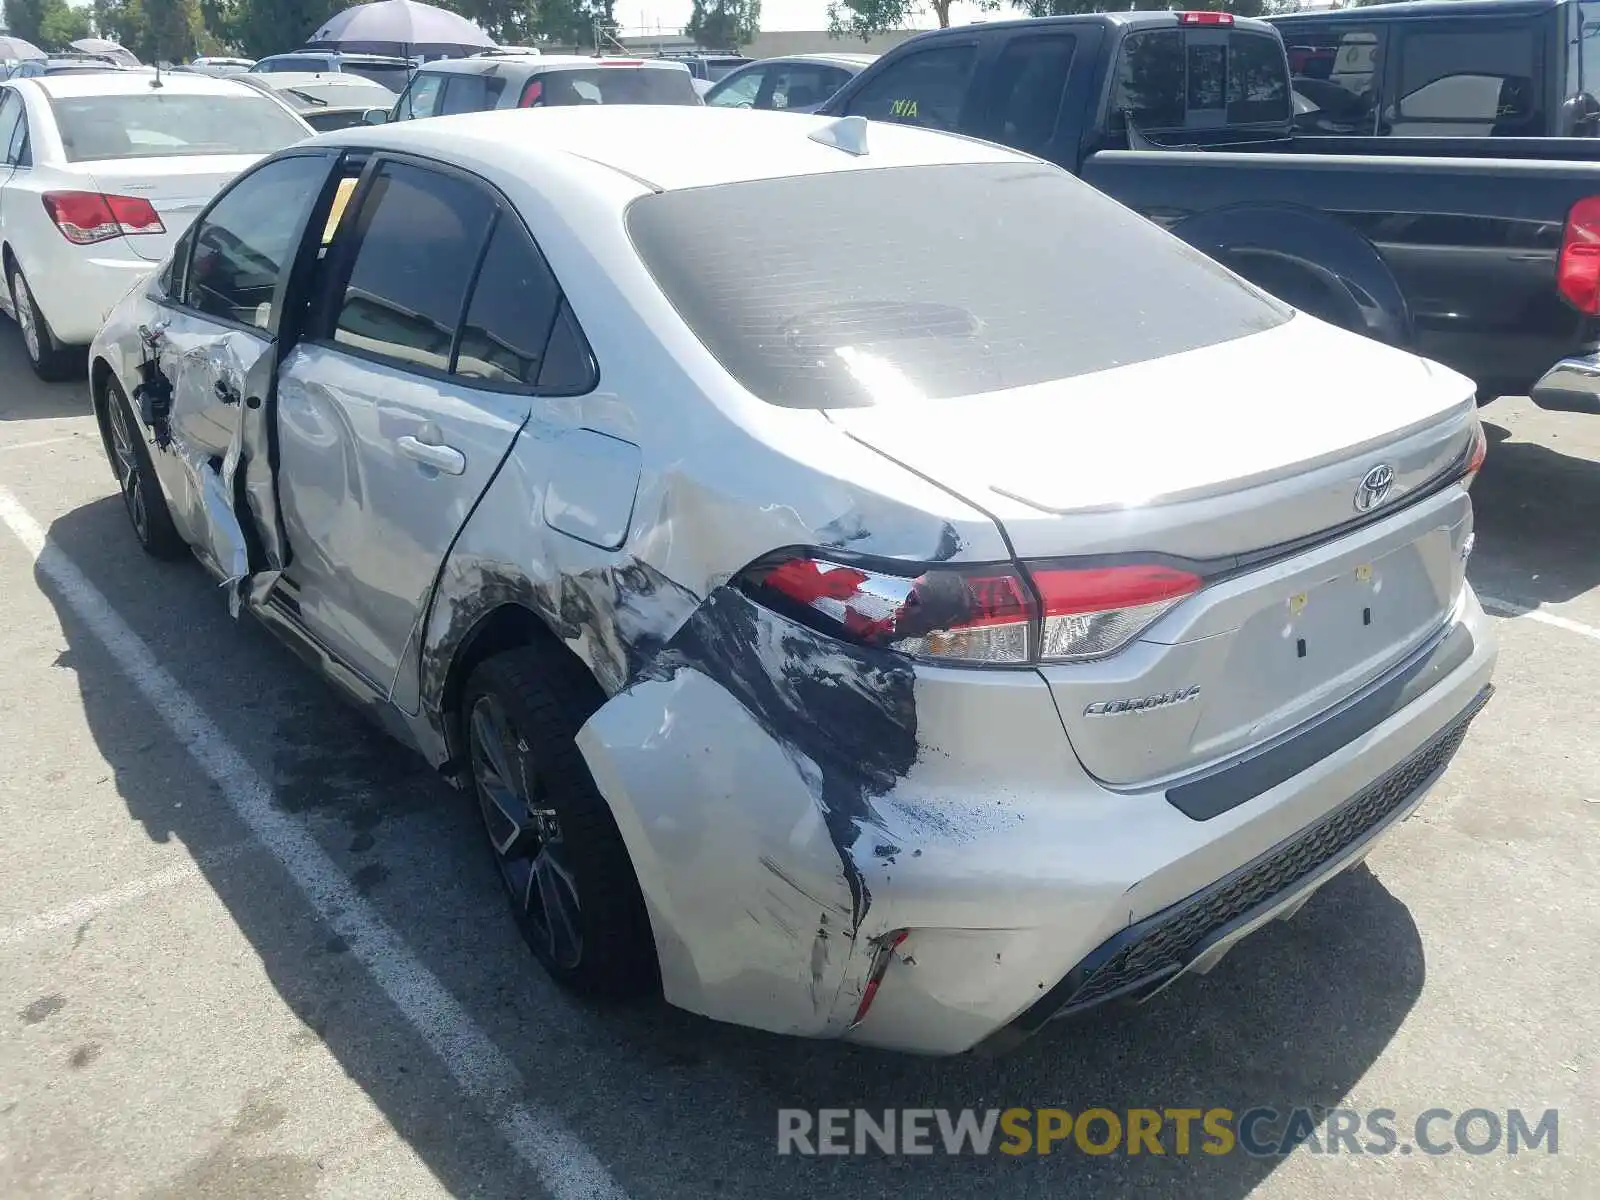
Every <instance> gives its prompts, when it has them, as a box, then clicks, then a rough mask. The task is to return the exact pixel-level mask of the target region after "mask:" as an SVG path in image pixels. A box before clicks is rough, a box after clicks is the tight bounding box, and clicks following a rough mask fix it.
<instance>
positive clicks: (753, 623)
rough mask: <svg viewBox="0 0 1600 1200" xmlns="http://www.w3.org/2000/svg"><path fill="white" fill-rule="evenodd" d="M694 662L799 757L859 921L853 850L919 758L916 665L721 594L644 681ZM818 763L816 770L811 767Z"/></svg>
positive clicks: (863, 891)
mask: <svg viewBox="0 0 1600 1200" xmlns="http://www.w3.org/2000/svg"><path fill="white" fill-rule="evenodd" d="M684 668H688V669H691V670H694V671H698V672H700V673H701V674H703V675H705V676H707V677H708V678H710V679H713V680H715V681H716V682H717V683H719V684H721V685H722V686H723V687H724V688H725V689H726V690H727V691H728V692H729V693H730V694H731V695H732V696H733V697H734V698H735V699H737V700H738V701H739V703H740V704H742V705H743V706H744V707H745V709H746V710H747V711H748V712H749V713H750V715H751V716H752V717H754V718H755V720H756V721H757V722H758V723H759V724H760V725H761V727H762V728H763V729H765V730H766V732H767V733H768V734H769V735H770V736H771V737H772V738H773V739H774V740H775V741H777V742H778V743H779V744H780V745H781V746H783V747H784V749H785V750H786V751H787V752H788V753H789V755H790V756H791V757H792V758H794V759H795V761H796V766H797V767H798V768H799V769H800V770H801V772H802V774H803V775H804V776H805V777H806V780H807V783H808V785H810V786H811V787H812V789H813V792H814V794H815V795H816V798H817V803H818V805H819V806H820V808H821V810H822V816H823V820H824V822H825V823H826V825H827V829H828V835H829V837H830V838H831V839H832V840H833V844H834V847H835V848H836V849H837V850H838V852H839V860H840V863H841V865H842V867H843V869H844V877H845V880H846V882H847V883H848V885H849V887H850V896H851V904H852V910H853V911H852V916H853V927H852V932H853V931H854V929H859V928H860V926H861V921H862V919H863V918H864V917H865V916H866V914H867V909H868V908H869V907H870V905H871V903H872V896H871V893H870V892H869V891H868V889H867V886H866V881H865V879H864V878H863V877H862V874H861V870H860V868H859V867H858V866H857V864H856V862H855V858H854V856H853V853H852V848H853V847H854V845H855V843H856V840H857V838H858V836H859V834H860V831H861V827H862V825H863V824H878V823H879V820H878V816H877V813H876V812H875V811H874V809H873V806H872V801H873V798H874V797H877V796H881V795H884V794H885V793H887V792H889V791H890V790H891V789H892V788H893V787H894V786H895V784H896V783H898V782H899V781H900V780H901V779H903V778H904V777H905V775H906V774H907V773H908V772H909V771H910V770H911V767H912V765H913V764H914V763H915V762H916V760H917V708H916V697H915V683H916V676H915V672H914V671H913V670H912V668H911V664H910V663H909V662H907V661H906V660H905V659H903V658H901V657H900V656H899V655H896V654H894V653H891V652H889V651H885V650H872V649H865V648H859V647H855V646H848V645H845V644H843V643H841V642H837V641H834V640H832V639H831V638H828V637H825V636H823V635H822V634H819V633H815V632H813V631H812V630H809V629H807V628H805V627H804V626H802V625H797V624H795V623H794V622H792V621H789V620H787V619H786V618H784V617H781V616H778V615H777V614H775V613H772V612H769V611H768V610H766V609H764V608H762V607H760V606H759V605H757V604H756V603H755V602H754V601H752V600H750V599H749V598H748V597H746V596H745V595H744V594H743V593H742V592H739V591H737V590H735V589H733V588H729V587H723V588H719V589H717V590H716V591H715V592H713V593H712V594H711V595H710V597H709V598H708V599H707V600H706V602H705V603H704V604H702V605H701V606H700V607H699V608H698V609H697V610H696V611H695V614H694V615H693V616H692V617H690V618H689V620H688V621H687V622H686V623H685V624H684V625H683V627H682V628H681V629H680V630H679V631H678V632H677V634H676V635H675V636H674V637H673V638H671V639H670V640H669V641H668V643H667V647H666V649H665V650H664V651H663V652H662V653H661V654H660V655H659V656H658V657H657V658H656V660H655V662H654V663H653V664H651V666H650V667H648V668H647V669H646V670H645V671H644V672H643V673H642V674H641V675H640V679H670V678H672V677H673V676H674V675H675V674H676V673H677V672H678V671H680V670H682V669H684ZM813 767H814V770H812V769H811V768H813Z"/></svg>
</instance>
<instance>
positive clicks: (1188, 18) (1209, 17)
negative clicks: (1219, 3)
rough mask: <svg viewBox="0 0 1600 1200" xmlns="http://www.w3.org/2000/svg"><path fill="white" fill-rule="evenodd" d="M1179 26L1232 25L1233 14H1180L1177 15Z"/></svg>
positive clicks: (1204, 12)
mask: <svg viewBox="0 0 1600 1200" xmlns="http://www.w3.org/2000/svg"><path fill="white" fill-rule="evenodd" d="M1178 24H1180V25H1232V24H1233V14H1232V13H1230V12H1210V11H1208V10H1207V11H1201V12H1181V13H1179V14H1178Z"/></svg>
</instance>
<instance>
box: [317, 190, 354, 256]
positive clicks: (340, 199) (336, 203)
mask: <svg viewBox="0 0 1600 1200" xmlns="http://www.w3.org/2000/svg"><path fill="white" fill-rule="evenodd" d="M359 178H360V177H359V176H357V175H352V176H350V177H349V178H348V179H341V180H339V190H338V191H337V192H335V193H334V194H333V207H332V208H331V209H329V210H328V223H327V225H326V226H324V227H323V230H322V244H323V245H324V246H326V245H327V244H328V243H329V242H331V241H333V235H334V233H335V232H337V231H338V228H339V220H340V218H341V217H343V216H344V210H345V207H346V206H347V205H348V204H349V203H350V194H351V193H352V192H354V191H355V190H356V182H357V181H358V179H359Z"/></svg>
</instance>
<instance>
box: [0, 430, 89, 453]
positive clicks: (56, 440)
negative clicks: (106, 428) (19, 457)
mask: <svg viewBox="0 0 1600 1200" xmlns="http://www.w3.org/2000/svg"><path fill="white" fill-rule="evenodd" d="M81 440H82V439H81V438H79V437H78V436H77V435H76V434H73V435H71V436H70V437H53V438H35V439H34V440H33V441H31V442H12V443H11V444H10V445H9V446H7V445H0V450H36V449H38V448H39V447H40V446H57V445H60V444H61V443H62V442H77V441H81Z"/></svg>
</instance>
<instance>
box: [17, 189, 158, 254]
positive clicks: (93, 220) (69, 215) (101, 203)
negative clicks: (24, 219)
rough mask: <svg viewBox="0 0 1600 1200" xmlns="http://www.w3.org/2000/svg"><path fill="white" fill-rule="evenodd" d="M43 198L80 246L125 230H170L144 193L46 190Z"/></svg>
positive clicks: (69, 238)
mask: <svg viewBox="0 0 1600 1200" xmlns="http://www.w3.org/2000/svg"><path fill="white" fill-rule="evenodd" d="M41 199H43V201H44V210H45V212H46V213H48V214H49V215H50V220H51V221H52V222H54V223H55V227H56V228H57V229H59V230H60V231H61V236H62V237H64V238H66V239H67V241H69V242H72V243H73V244H74V245H77V246H92V245H94V244H95V243H96V242H104V241H109V240H110V239H112V238H114V237H118V236H121V235H123V234H128V235H133V234H138V233H165V232H166V231H167V229H166V226H165V225H163V224H162V223H161V217H160V214H158V213H157V212H156V210H155V208H154V206H152V205H151V203H150V201H148V200H146V199H144V198H143V197H142V196H102V195H101V194H100V193H99V192H45V193H44V195H43V196H42V197H41Z"/></svg>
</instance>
